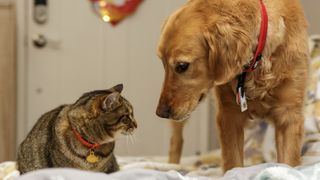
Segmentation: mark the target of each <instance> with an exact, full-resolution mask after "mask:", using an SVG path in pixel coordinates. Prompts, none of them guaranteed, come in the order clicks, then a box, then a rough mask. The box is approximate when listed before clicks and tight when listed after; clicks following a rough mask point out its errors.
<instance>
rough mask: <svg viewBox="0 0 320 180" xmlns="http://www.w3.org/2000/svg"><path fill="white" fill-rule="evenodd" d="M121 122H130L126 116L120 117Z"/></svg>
mask: <svg viewBox="0 0 320 180" xmlns="http://www.w3.org/2000/svg"><path fill="white" fill-rule="evenodd" d="M121 121H122V123H123V124H130V122H131V121H130V119H129V118H128V117H127V116H123V117H122V119H121Z"/></svg>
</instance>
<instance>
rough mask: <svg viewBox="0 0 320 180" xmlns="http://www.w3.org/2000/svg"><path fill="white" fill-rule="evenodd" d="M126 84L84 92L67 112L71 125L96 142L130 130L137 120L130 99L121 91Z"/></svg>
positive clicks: (111, 139)
mask: <svg viewBox="0 0 320 180" xmlns="http://www.w3.org/2000/svg"><path fill="white" fill-rule="evenodd" d="M122 89H123V85H122V84H119V85H116V86H114V87H112V88H110V89H107V90H97V91H91V92H88V93H85V94H83V95H82V96H81V97H80V98H79V99H78V100H77V101H76V102H75V103H74V104H73V105H72V106H71V109H70V111H69V112H68V119H69V122H70V125H71V128H73V129H75V130H76V131H78V132H79V133H80V134H81V135H82V136H83V137H84V138H85V139H87V140H89V141H91V142H94V143H99V144H103V143H108V142H111V141H114V140H115V138H116V137H117V135H119V134H125V135H127V134H131V133H132V132H133V130H134V129H135V128H137V123H136V121H135V119H134V116H133V108H132V105H131V104H130V102H129V101H127V100H126V99H125V98H123V97H122V96H121V95H120V94H121V92H122Z"/></svg>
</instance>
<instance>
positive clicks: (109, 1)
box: [90, 0, 143, 25]
mask: <svg viewBox="0 0 320 180" xmlns="http://www.w3.org/2000/svg"><path fill="white" fill-rule="evenodd" d="M90 1H91V2H92V4H93V9H94V11H95V12H96V13H97V14H98V15H99V16H100V17H101V18H102V20H103V21H105V22H110V23H111V24H112V25H117V24H118V23H119V22H120V21H122V20H123V19H124V18H126V17H128V16H130V15H131V14H132V13H134V12H135V11H136V9H137V8H138V6H139V5H140V3H141V2H142V1H143V0H90Z"/></svg>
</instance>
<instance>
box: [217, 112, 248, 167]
mask: <svg viewBox="0 0 320 180" xmlns="http://www.w3.org/2000/svg"><path fill="white" fill-rule="evenodd" d="M245 120H246V115H245V114H242V113H241V112H240V110H238V109H233V108H230V107H225V108H222V109H221V108H220V110H219V112H218V114H217V125H218V129H219V135H220V145H221V150H222V158H223V170H224V171H225V172H226V171H227V170H229V169H232V168H234V167H241V166H243V143H244V132H243V131H244V130H243V128H244V123H245Z"/></svg>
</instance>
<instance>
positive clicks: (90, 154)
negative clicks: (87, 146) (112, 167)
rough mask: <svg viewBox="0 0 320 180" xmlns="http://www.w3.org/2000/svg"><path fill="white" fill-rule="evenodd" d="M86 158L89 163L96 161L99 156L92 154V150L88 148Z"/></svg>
mask: <svg viewBox="0 0 320 180" xmlns="http://www.w3.org/2000/svg"><path fill="white" fill-rule="evenodd" d="M86 160H87V161H88V162H89V163H96V162H98V160H99V158H98V157H97V156H96V155H95V154H94V151H93V150H90V153H89V155H88V156H87V158H86Z"/></svg>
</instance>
